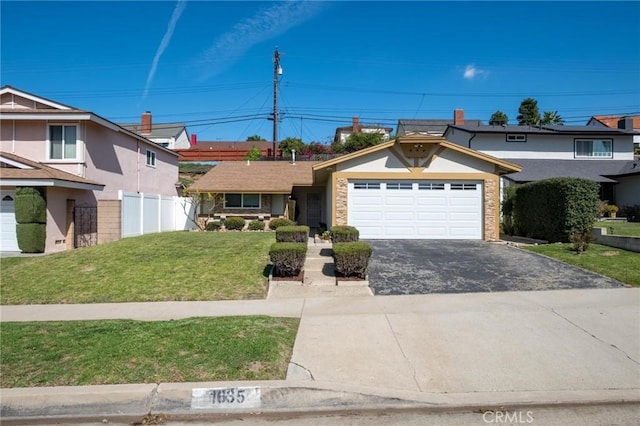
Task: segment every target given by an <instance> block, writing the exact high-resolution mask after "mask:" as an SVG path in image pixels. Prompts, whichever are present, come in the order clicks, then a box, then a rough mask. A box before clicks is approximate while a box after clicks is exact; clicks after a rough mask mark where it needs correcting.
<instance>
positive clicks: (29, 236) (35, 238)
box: [16, 223, 47, 253]
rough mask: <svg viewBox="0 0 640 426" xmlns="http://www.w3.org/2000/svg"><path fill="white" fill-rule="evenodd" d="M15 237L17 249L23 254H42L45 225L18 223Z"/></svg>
mask: <svg viewBox="0 0 640 426" xmlns="http://www.w3.org/2000/svg"><path fill="white" fill-rule="evenodd" d="M16 237H17V239H18V247H19V248H20V251H22V252H23V253H44V246H45V241H46V237H47V225H45V224H44V223H18V224H17V225H16Z"/></svg>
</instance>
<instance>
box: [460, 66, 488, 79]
mask: <svg viewBox="0 0 640 426" xmlns="http://www.w3.org/2000/svg"><path fill="white" fill-rule="evenodd" d="M485 73H486V71H484V70H481V69H479V68H477V67H476V66H475V65H474V64H469V65H467V66H466V67H465V68H464V74H463V77H464V78H465V79H467V80H473V79H474V78H476V77H477V76H479V75H481V74H485Z"/></svg>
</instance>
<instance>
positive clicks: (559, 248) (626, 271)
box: [523, 243, 640, 286]
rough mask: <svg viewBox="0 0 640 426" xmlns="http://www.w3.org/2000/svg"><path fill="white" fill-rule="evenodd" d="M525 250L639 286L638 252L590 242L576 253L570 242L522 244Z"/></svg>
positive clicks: (639, 258) (639, 256)
mask: <svg viewBox="0 0 640 426" xmlns="http://www.w3.org/2000/svg"><path fill="white" fill-rule="evenodd" d="M523 248H524V249H526V250H530V251H533V252H536V253H540V254H544V255H546V256H549V257H553V258H554V259H558V260H561V261H563V262H566V263H569V264H571V265H576V266H579V267H581V268H584V269H587V270H589V271H593V272H597V273H599V274H602V275H605V276H607V277H610V278H613V279H616V280H618V281H621V282H623V283H626V284H630V285H633V286H640V254H639V253H634V252H632V251H626V250H621V249H617V248H614V247H608V246H602V245H599V244H590V245H589V248H588V249H587V251H585V252H584V253H582V254H580V255H578V254H576V252H575V250H573V247H572V244H560V243H556V244H541V245H537V246H524V247H523Z"/></svg>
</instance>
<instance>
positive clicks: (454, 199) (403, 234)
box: [189, 135, 521, 240]
mask: <svg viewBox="0 0 640 426" xmlns="http://www.w3.org/2000/svg"><path fill="white" fill-rule="evenodd" d="M519 171H521V167H520V166H519V165H517V164H514V163H510V162H508V161H505V160H500V159H498V158H495V157H492V156H490V155H487V154H483V153H481V152H478V151H475V150H473V149H469V148H466V147H463V146H460V145H458V144H455V143H452V142H448V141H447V140H445V139H444V138H442V137H434V136H425V135H411V136H407V137H404V138H398V139H396V140H391V141H389V142H384V143H382V144H379V145H376V146H373V147H370V148H366V149H363V150H360V151H357V152H354V153H351V154H347V155H344V156H340V157H337V158H334V159H332V160H328V161H323V162H306V161H297V162H295V163H293V162H284V161H257V162H224V163H220V164H219V165H217V166H216V167H214V168H213V169H212V170H210V171H209V172H208V173H207V174H206V175H205V176H203V177H202V178H201V179H199V180H198V181H197V182H196V183H194V184H193V185H192V186H191V187H189V190H191V191H199V192H202V193H210V194H220V195H221V196H222V202H221V203H219V204H218V205H216V206H215V208H214V209H213V212H214V215H215V216H216V217H219V216H229V215H240V216H244V217H246V218H260V217H261V218H263V219H265V220H268V219H270V218H273V217H280V216H283V215H284V214H285V208H286V204H287V203H286V201H287V199H288V198H292V199H295V200H296V220H297V222H298V223H299V224H304V225H308V226H309V227H311V228H318V227H320V226H322V225H324V226H327V227H331V226H334V225H351V226H355V227H357V228H358V229H359V230H360V235H361V238H365V239H366V238H368V239H392V238H393V239H484V240H497V239H498V238H499V216H500V202H499V196H500V194H499V192H500V190H499V178H500V176H501V175H503V174H506V173H514V172H519ZM211 207H212V206H204V209H203V211H202V212H201V213H203V214H207V213H208V211H209V209H211Z"/></svg>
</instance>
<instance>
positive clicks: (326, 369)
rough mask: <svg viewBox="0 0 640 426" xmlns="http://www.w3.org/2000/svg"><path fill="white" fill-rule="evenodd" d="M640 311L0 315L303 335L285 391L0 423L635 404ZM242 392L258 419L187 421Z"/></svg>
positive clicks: (40, 310) (14, 412) (45, 391)
mask: <svg viewBox="0 0 640 426" xmlns="http://www.w3.org/2000/svg"><path fill="white" fill-rule="evenodd" d="M336 288H337V286H336ZM336 294H337V293H336ZM639 302H640V289H638V288H610V289H572V290H551V291H517V292H516V291H513V292H499V293H488V292H484V293H462V294H460V293H459V294H425V295H399V296H375V297H374V296H371V295H369V296H357V297H351V296H344V295H341V296H324V297H308V298H286V299H266V300H258V301H256V300H254V301H238V302H233V301H228V302H163V303H127V304H95V305H46V306H43V305H39V306H2V307H1V308H0V309H1V310H0V314H1V318H2V322H9V321H34V320H76V319H97V318H132V319H137V320H149V321H156V320H167V319H170V318H176V319H177V318H185V317H190V316H218V315H255V314H265V315H272V316H289V317H300V327H299V330H298V334H297V337H296V341H295V346H294V348H293V356H292V359H291V363H290V368H289V372H288V374H287V377H286V378H285V379H284V380H279V381H268V382H227V383H217V382H216V383H159V384H157V383H149V384H130V385H108V386H88V387H43V388H21V389H2V393H1V397H2V398H1V399H2V408H1V412H0V415H1V416H2V422H3V424H18V423H20V424H29V423H36V422H40V423H43V422H47V421H48V422H49V423H56V422H57V423H65V422H67V423H72V422H87V423H88V422H95V421H98V422H101V421H104V422H117V421H130V422H141V421H142V419H144V418H149V416H155V415H157V416H165V417H166V418H173V419H183V418H184V419H203V418H214V417H215V416H229V415H233V414H238V413H245V414H246V413H255V414H256V415H257V414H260V413H263V414H269V413H271V414H273V413H288V415H290V416H291V415H296V413H309V412H316V413H318V412H334V413H335V412H346V411H353V410H367V409H376V410H381V409H389V410H400V409H416V408H419V409H424V410H436V411H437V410H441V411H442V410H468V411H477V410H488V409H498V408H499V407H502V408H501V409H507V408H509V407H533V406H537V407H540V406H545V405H548V406H552V405H558V404H561V405H571V404H593V403H599V404H609V403H610V404H614V403H621V402H623V403H631V404H640V309H638V307H639V305H640V303H639ZM238 387H250V388H253V389H254V390H255V389H259V392H260V393H259V397H258V398H257V399H255V400H254V402H255V404H254V405H252V406H250V407H249V406H241V405H238V406H235V407H233V408H229V407H220V406H218V405H216V404H212V405H211V406H207V407H204V408H202V407H201V408H193V407H194V398H195V396H194V395H195V393H194V389H200V388H204V389H208V390H210V389H213V388H233V389H236V388H238ZM638 407H640V405H638Z"/></svg>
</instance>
